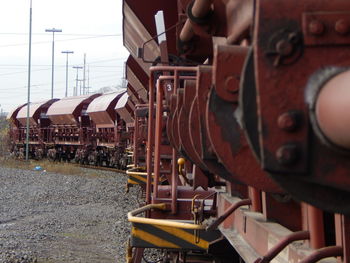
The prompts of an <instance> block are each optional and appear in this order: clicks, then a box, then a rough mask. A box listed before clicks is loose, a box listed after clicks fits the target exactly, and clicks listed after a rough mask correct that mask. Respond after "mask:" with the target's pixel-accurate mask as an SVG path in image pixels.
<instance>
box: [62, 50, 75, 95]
mask: <svg viewBox="0 0 350 263" xmlns="http://www.w3.org/2000/svg"><path fill="white" fill-rule="evenodd" d="M61 53H63V54H67V60H66V94H65V97H67V94H68V55H69V54H73V53H74V52H73V51H69V50H66V51H62V52H61Z"/></svg>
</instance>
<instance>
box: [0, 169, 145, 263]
mask: <svg viewBox="0 0 350 263" xmlns="http://www.w3.org/2000/svg"><path fill="white" fill-rule="evenodd" d="M94 173H95V175H92V174H91V173H86V175H62V174H53V173H44V172H38V171H26V170H19V169H10V168H4V167H0V182H1V183H0V262H4V263H20V262H21V263H27V262H29V263H31V262H38V263H41V262H45V263H56V262H57V263H59V262H88V263H94V262H99V263H100V262H102V263H104V262H117V263H119V262H125V242H126V240H127V238H128V236H129V231H130V226H129V223H128V222H127V219H126V214H127V212H129V211H130V210H132V209H134V208H136V207H137V206H138V204H137V200H136V199H137V198H136V196H137V194H138V191H139V190H138V189H137V188H136V187H134V188H131V189H130V192H129V193H128V194H126V193H125V184H126V177H125V176H124V175H120V174H116V173H112V172H106V171H98V172H97V171H95V172H94ZM97 173H98V175H96V174H97Z"/></svg>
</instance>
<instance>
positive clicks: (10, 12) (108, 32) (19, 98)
mask: <svg viewBox="0 0 350 263" xmlns="http://www.w3.org/2000/svg"><path fill="white" fill-rule="evenodd" d="M32 1H33V26H32V32H33V35H32V74H31V101H32V102H35V101H40V100H45V99H50V98H51V62H52V33H46V32H45V29H49V28H58V29H62V33H55V81H54V97H56V98H62V97H63V96H64V93H65V88H66V82H65V81H66V55H65V54H62V53H61V51H63V50H72V51H74V54H72V55H69V69H68V79H69V82H68V96H72V94H73V87H74V86H75V83H76V82H75V79H76V70H75V69H73V68H72V66H73V65H79V66H82V65H83V61H84V53H86V62H87V67H89V72H90V74H89V79H90V82H89V83H90V87H92V90H97V89H99V88H102V87H105V86H116V85H118V84H120V83H121V78H122V76H123V75H124V72H123V67H124V62H125V60H126V58H127V56H128V52H127V51H126V49H125V48H124V47H123V37H122V0H98V1H97V0H32ZM29 7H30V0H1V1H0V105H1V106H0V108H1V109H2V110H3V111H11V110H12V109H13V108H15V107H16V106H17V105H20V104H23V103H26V102H27V81H28V49H29V45H28V43H29ZM86 77H87V72H86ZM82 78H83V71H82V70H80V71H79V79H82ZM86 85H87V84H86Z"/></svg>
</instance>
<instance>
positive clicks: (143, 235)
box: [131, 227, 180, 248]
mask: <svg viewBox="0 0 350 263" xmlns="http://www.w3.org/2000/svg"><path fill="white" fill-rule="evenodd" d="M131 234H132V235H133V236H134V237H138V238H140V239H142V240H147V242H148V243H151V244H153V245H154V246H156V247H167V248H180V247H179V246H178V245H176V244H174V243H172V242H169V241H167V240H164V239H162V238H160V237H158V236H155V235H153V234H151V233H148V232H146V231H143V230H140V229H138V228H135V227H133V228H132V231H131Z"/></svg>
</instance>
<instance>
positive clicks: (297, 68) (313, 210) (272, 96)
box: [17, 0, 350, 263]
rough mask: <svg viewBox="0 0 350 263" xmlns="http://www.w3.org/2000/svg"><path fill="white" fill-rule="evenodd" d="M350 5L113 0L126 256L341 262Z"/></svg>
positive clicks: (345, 248)
mask: <svg viewBox="0 0 350 263" xmlns="http://www.w3.org/2000/svg"><path fill="white" fill-rule="evenodd" d="M349 14H350V2H349V1H347V0H334V1H332V2H329V1H325V0H301V1H292V0H255V1H253V0H225V1H223V0H168V1H162V0H150V1H147V4H145V3H144V2H142V1H137V0H123V42H124V46H125V47H126V49H127V50H128V51H129V53H130V56H129V57H128V59H127V61H126V67H125V74H126V79H127V83H128V84H127V94H128V97H129V101H130V105H132V110H130V111H128V114H127V117H126V116H124V115H121V114H120V115H119V116H120V120H122V121H124V122H125V123H126V124H127V123H130V125H129V126H128V125H126V128H128V127H130V129H132V133H133V134H132V136H131V137H132V138H131V137H129V139H128V140H127V143H126V145H127V146H125V144H124V147H126V148H125V149H130V155H132V163H131V164H129V165H128V166H127V171H126V174H127V175H128V185H129V186H134V185H139V186H140V187H141V189H142V191H143V194H142V195H141V196H140V198H141V199H142V200H141V202H140V207H138V208H137V209H135V210H133V211H130V212H129V213H128V214H127V216H128V220H129V221H130V223H131V229H130V237H129V239H128V244H127V252H126V259H125V260H126V262H128V263H141V262H143V261H146V262H163V263H180V262H181V263H190V262H191V263H204V262H211V263H219V262H220V263H229V262H230V263H236V262H237V263H241V262H245V263H263V262H264V263H266V262H279V263H286V262H299V263H310V262H329V263H330V262H342V263H349V262H350V205H349V204H350V176H349V172H350V162H349V153H350V135H349V134H350V132H349V129H348V128H349V125H348V124H349V123H348V120H349V114H348V111H347V110H348V108H349V105H350V104H349V103H348V102H349V100H348V99H349V92H348V85H349V84H348V83H349V81H350V71H349V65H350V53H349V51H348V47H349V45H350V18H349ZM91 99H92V98H91ZM97 99H98V97H97V98H95V99H94V100H97ZM94 100H93V101H94ZM46 103H48V104H50V103H53V102H46ZM48 104H46V105H45V106H42V108H43V109H46V107H49V106H48ZM43 105H44V104H43ZM52 105H54V104H52ZM96 105H97V104H96ZM98 105H99V104H98ZM101 105H102V104H101ZM87 113H88V115H89V116H90V117H91V118H93V114H92V112H91V113H90V114H89V111H87ZM17 115H21V114H19V113H17ZM48 116H49V118H50V115H48ZM125 118H127V119H128V118H130V122H128V121H126V119H125ZM102 119H103V118H102V116H96V118H95V119H94V120H93V121H94V122H96V123H98V122H99V121H100V120H102ZM17 120H18V121H20V118H19V117H17ZM81 120H83V118H81ZM22 123H23V120H22ZM40 123H41V122H40ZM42 125H44V122H42ZM118 125H119V122H118V124H116V122H115V126H113V127H114V129H116V127H117V128H118V127H121V126H118ZM123 127H124V126H123ZM17 129H18V127H17ZM83 130H84V129H83ZM127 131H128V129H127ZM33 132H34V129H33ZM33 134H35V133H33ZM49 134H51V133H49ZM93 134H95V133H93ZM107 137H108V136H107ZM122 137H123V136H121V137H119V139H117V140H116V141H118V142H119V140H121V138H122ZM33 138H37V135H35V136H34V135H33ZM92 138H94V145H96V146H97V142H99V141H98V138H100V137H98V136H97V135H94V136H93V137H92ZM108 138H109V137H108ZM88 141H89V140H86V142H88ZM116 141H115V142H116ZM63 148H64V147H63ZM76 151H77V150H76ZM149 249H157V250H159V251H160V256H159V258H158V259H157V260H154V259H148V258H147V255H148V253H147V251H148V250H149ZM117 262H122V259H118V261H117Z"/></svg>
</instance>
